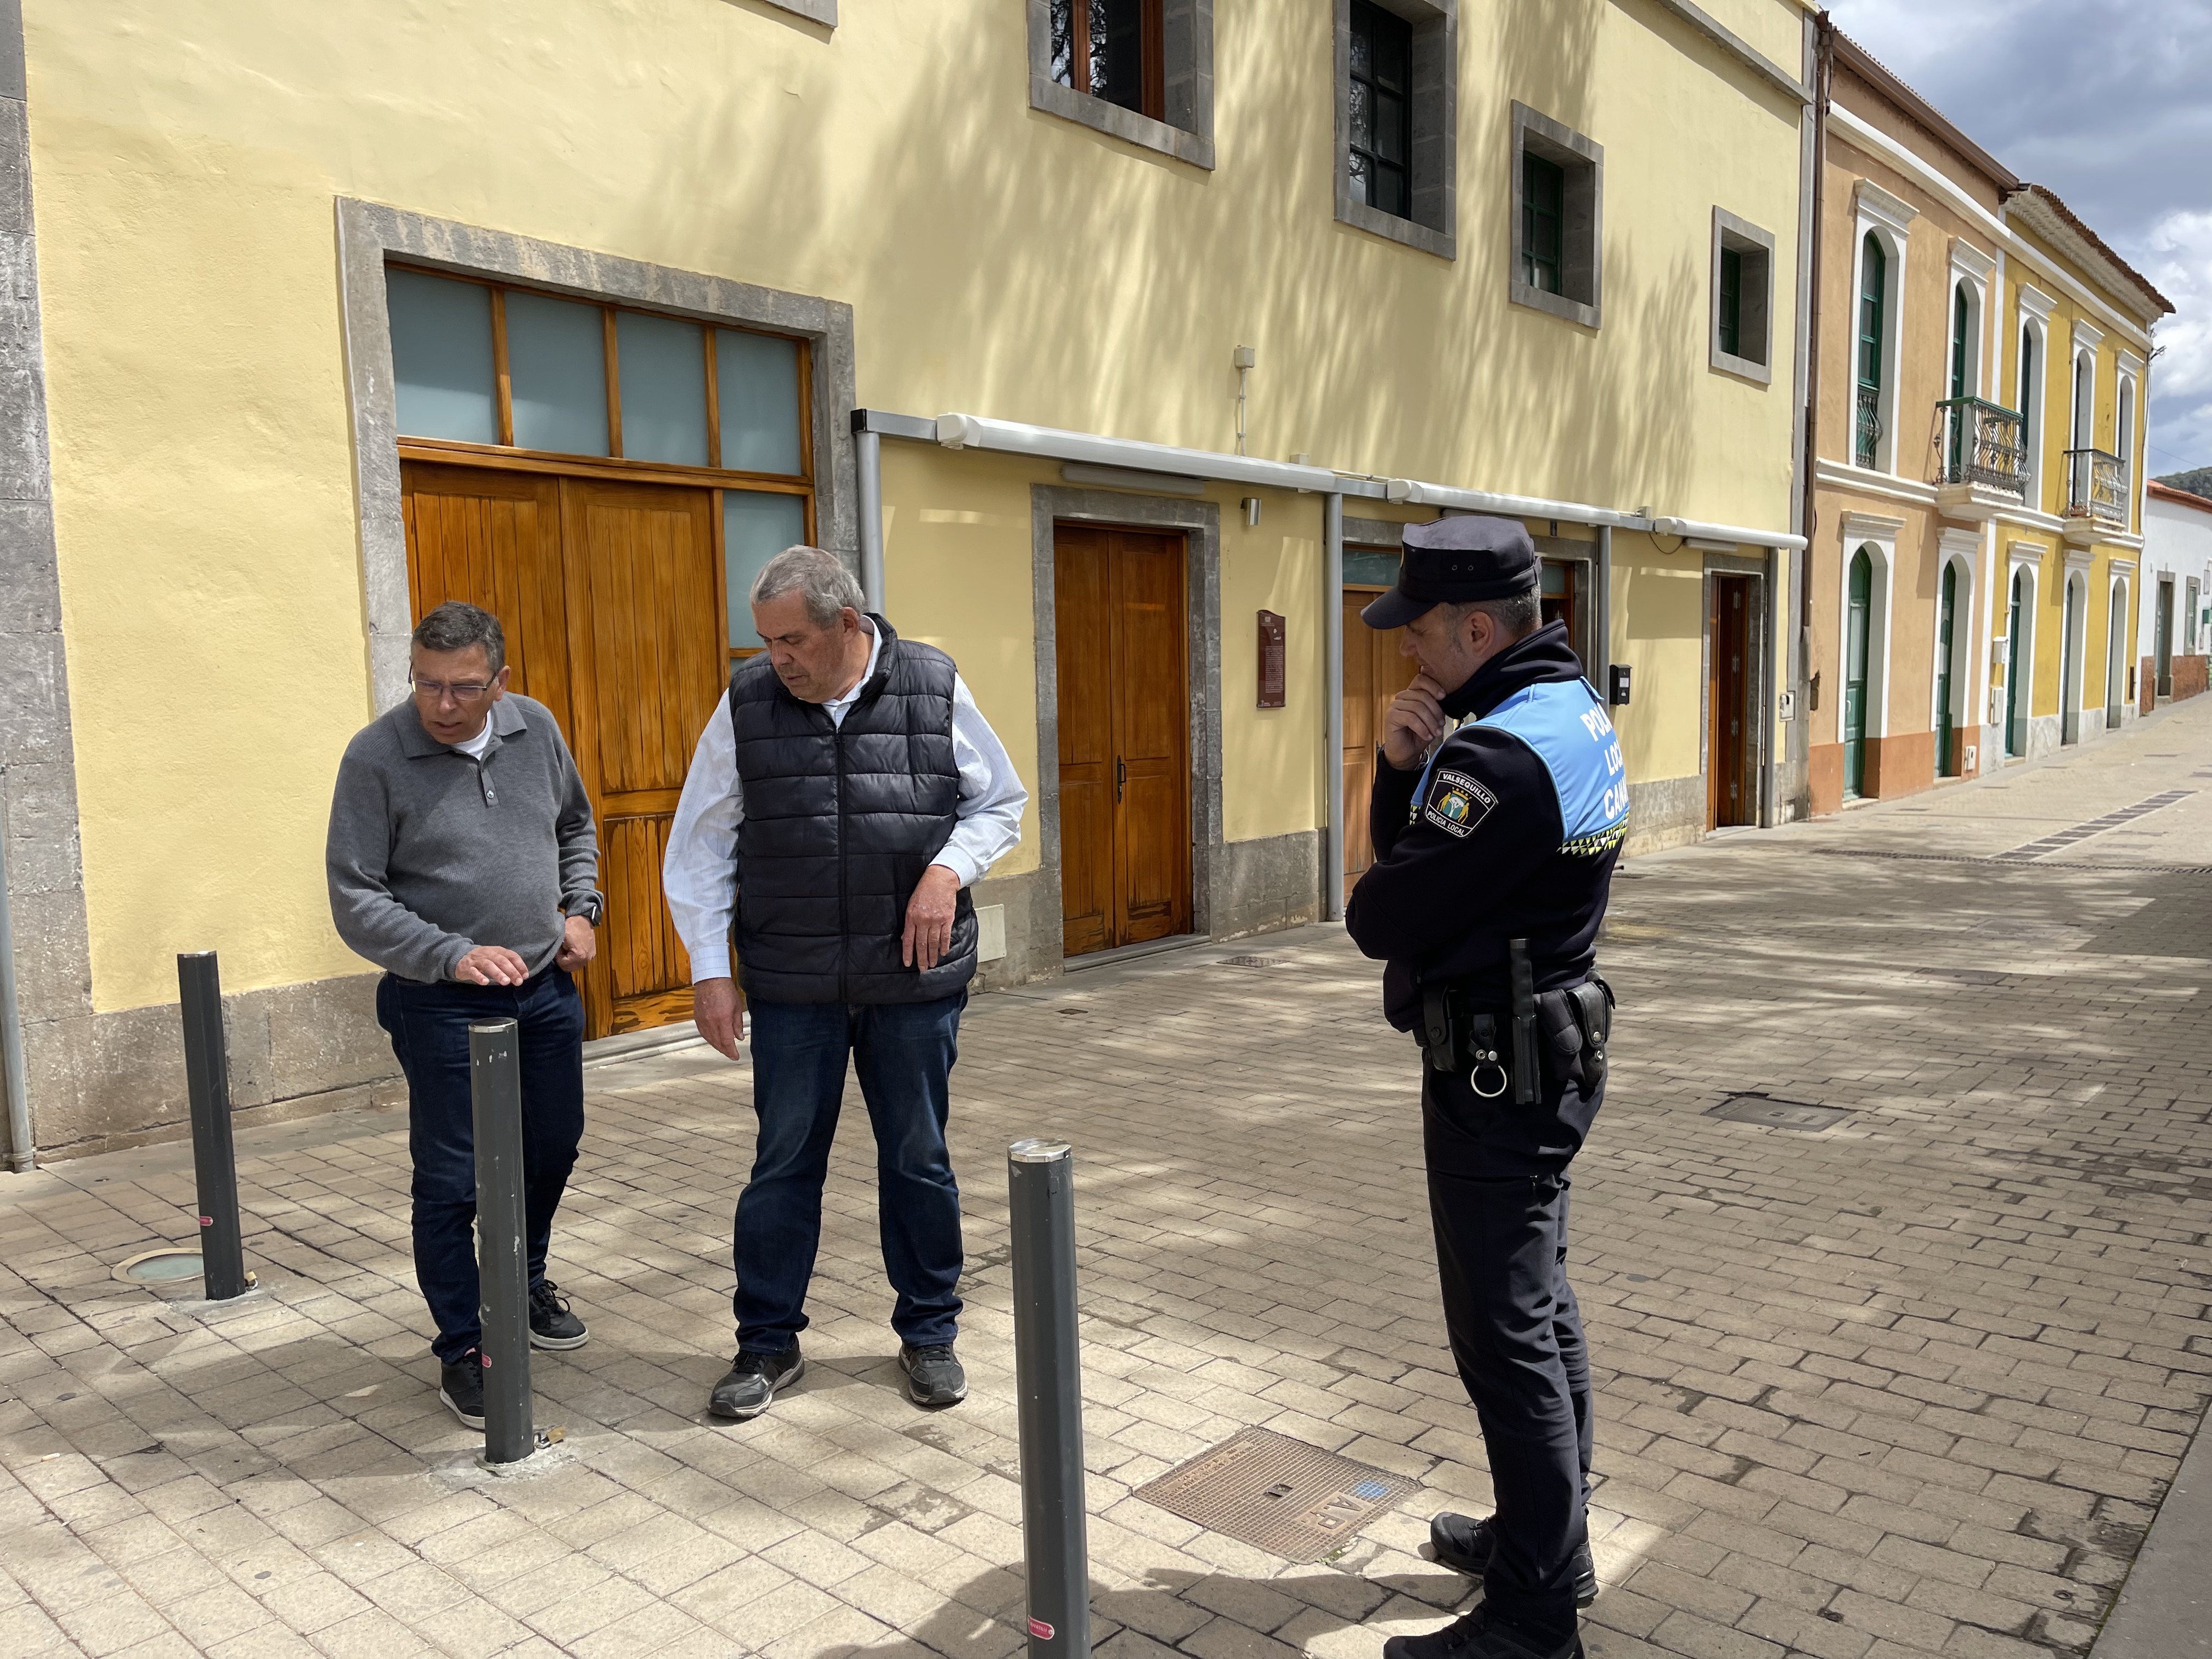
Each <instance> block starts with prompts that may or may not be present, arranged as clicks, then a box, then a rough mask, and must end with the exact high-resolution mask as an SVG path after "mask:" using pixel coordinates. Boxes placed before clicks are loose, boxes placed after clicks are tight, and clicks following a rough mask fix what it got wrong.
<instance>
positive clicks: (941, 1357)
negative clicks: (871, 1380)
mask: <svg viewBox="0 0 2212 1659" xmlns="http://www.w3.org/2000/svg"><path fill="white" fill-rule="evenodd" d="M899 1369H900V1370H902V1371H904V1372H905V1373H906V1397H907V1398H908V1399H909V1400H911V1401H914V1403H915V1405H917V1406H957V1405H958V1404H959V1403H960V1402H961V1401H963V1400H965V1399H966V1398H967V1397H968V1373H967V1372H966V1371H964V1370H962V1369H961V1367H960V1362H959V1361H958V1360H957V1359H955V1358H953V1357H952V1345H951V1343H950V1342H935V1343H931V1344H930V1345H928V1346H926V1347H920V1348H917V1347H915V1346H912V1345H910V1344H909V1345H906V1346H902V1347H901V1348H900V1349H899Z"/></svg>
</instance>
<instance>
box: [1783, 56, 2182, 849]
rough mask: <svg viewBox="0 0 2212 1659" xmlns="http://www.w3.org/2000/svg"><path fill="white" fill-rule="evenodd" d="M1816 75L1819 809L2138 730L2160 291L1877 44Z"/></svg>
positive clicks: (1813, 791) (1814, 740)
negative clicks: (1907, 76) (1990, 149)
mask: <svg viewBox="0 0 2212 1659" xmlns="http://www.w3.org/2000/svg"><path fill="white" fill-rule="evenodd" d="M1826 41H1827V43H1828V48H1827V50H1826V51H1824V52H1823V55H1822V76H1821V93H1822V102H1821V111H1820V114H1821V121H1820V130H1821V138H1820V238H1819V244H1818V246H1819V254H1820V257H1819V260H1818V264H1819V276H1818V289H1819V295H1820V303H1819V305H1818V307H1817V308H1816V311H1815V313H1814V324H1813V326H1814V338H1815V365H1814V382H1815V387H1816V391H1815V396H1814V411H1815V414H1814V422H1813V435H1812V444H1811V447H1812V450H1813V452H1814V463H1813V465H1812V468H1811V471H1812V474H1813V482H1814V513H1813V515H1812V522H1813V528H1812V532H1811V538H1810V540H1811V580H1810V582H1809V585H1808V586H1809V593H1808V599H1809V603H1808V631H1809V635H1810V641H1811V645H1810V650H1809V653H1808V685H1807V693H1808V695H1807V699H1806V701H1807V703H1808V722H1809V735H1810V742H1811V749H1810V760H1811V764H1810V769H1809V776H1808V793H1809V797H1810V804H1811V806H1812V810H1813V811H1815V812H1831V811H1836V810H1837V809H1838V807H1839V806H1841V805H1844V804H1845V803H1848V802H1850V801H1852V800H1855V799H1874V798H1877V797H1893V796H1898V795H1904V794H1911V793H1914V792H1916V791H1917V790H1922V789H1926V788H1929V787H1933V786H1935V785H1937V784H1940V783H1942V782H1945V781H1950V780H1956V779H1960V778H1966V777H1972V776H1976V775H1981V774H1985V773H1987V772H1989V771H1990V770H1992V769H1996V768H1997V767H1999V766H2001V765H2002V764H2003V763H2006V762H2008V761H2017V760H2022V759H2026V758H2027V757H2032V756H2037V755H2042V754H2046V753H2049V752H2050V751H2051V750H2055V749H2057V748H2059V747H2060V746H2062V745H2063V744H2075V743H2081V742H2086V741H2090V740H2093V738H2096V737H2097V736H2099V735H2100V734H2101V733H2103V732H2106V731H2108V730H2112V729H2115V728H2117V727H2118V726H2120V725H2121V724H2122V723H2123V722H2124V720H2131V719H2133V718H2134V707H2135V703H2136V690H2135V685H2134V676H2135V666H2134V664H2133V661H2132V659H2131V658H2130V647H2129V644H2128V641H2129V640H2130V638H2131V637H2133V629H2134V627H2135V623H2134V617H2135V616H2136V610H2135V607H2136V605H2139V604H2140V599H2141V595H2140V588H2141V584H2140V582H2139V580H2137V568H2138V564H2139V562H2140V555H2141V551H2142V492H2143V486H2144V483H2145V477H2144V471H2145V469H2144V468H2143V466H2142V462H2141V459H2140V458H2141V456H2142V451H2143V443H2144V434H2145V430H2146V422H2147V418H2148V416H2147V410H2148V381H2147V377H2148V365H2149V362H2150V359H2151V338H2150V332H2151V327H2152V325H2153V324H2154V323H2155V322H2156V320H2157V319H2158V318H2159V317H2160V316H2161V315H2162V314H2164V313H2166V312H2168V311H2171V310H2172V307H2171V306H2169V305H2168V304H2167V303H2166V301H2165V299H2164V298H2163V297H2161V296H2160V295H2159V294H2158V292H2157V291H2156V290H2155V289H2153V288H2152V287H2151V286H2150V284H2149V283H2148V282H2146V281H2145V280H2144V279H2143V278H2142V276H2140V275H2139V274H2138V273H2136V271H2135V270H2132V269H2131V268H2130V267H2129V265H2128V264H2126V263H2125V262H2124V261H2123V260H2122V259H2121V258H2119V257H2118V255H2116V254H2115V253H2113V252H2112V250H2111V249H2110V248H2108V247H2106V246H2105V244H2104V243H2103V242H2102V241H2100V240H2099V239H2098V238H2097V236H2096V235H2095V234H2094V233H2093V232H2092V231H2091V230H2090V229H2089V228H2087V226H2085V225H2083V224H2082V223H2081V222H2080V221H2079V220H2078V219H2076V218H2075V216H2074V215H2073V214H2072V212H2071V211H2069V210H2068V208H2067V207H2066V205H2065V204H2064V203H2063V202H2061V201H2060V200H2059V199H2058V198H2057V197H2056V196H2055V195H2053V194H2052V193H2051V191H2048V190H2046V189H2045V188H2044V187H2043V186H2041V185H2032V184H2024V183H2022V182H2021V180H2020V179H2018V178H2016V177H2015V175H2014V174H2013V173H2011V172H2010V171H2009V170H2008V168H2006V167H2004V165H2003V164H2002V162H2001V161H1997V160H1996V158H1995V157H1993V156H1991V155H1989V154H1988V153H1987V152H1986V151H1984V150H1983V149H1981V148H1980V146H1979V145H1978V144H1977V143H1974V141H1973V140H1972V138H1971V137H1968V136H1967V135H1966V133H1964V132H1961V131H1960V130H1959V129H1958V128H1957V127H1955V126H1954V125H1952V124H1951V123H1950V122H1949V121H1948V120H1947V119H1945V118H1944V117H1943V115H1942V112H1939V111H1937V110H1936V109H1934V108H1933V107H1932V106H1929V104H1928V103H1927V102H1926V100H1923V99H1922V98H1921V97H1920V96H1919V95H1918V94H1917V93H1915V92H1913V91H1912V90H1911V88H1909V87H1906V86H1905V85H1904V84H1903V83H1902V82H1899V80H1898V79H1897V78H1896V77H1895V76H1893V75H1892V74H1891V73H1890V72H1889V71H1888V70H1887V69H1885V68H1884V67H1883V66H1882V65H1881V64H1880V63H1878V62H1876V61H1875V59H1874V58H1872V57H1871V56H1870V55H1869V53H1868V52H1866V51H1865V49H1864V48H1863V47H1862V46H1859V45H1857V43H1856V42H1855V41H1853V40H1850V38H1849V37H1848V36H1845V35H1843V34H1841V33H1833V32H1831V33H1829V34H1828V35H1827V36H1826Z"/></svg>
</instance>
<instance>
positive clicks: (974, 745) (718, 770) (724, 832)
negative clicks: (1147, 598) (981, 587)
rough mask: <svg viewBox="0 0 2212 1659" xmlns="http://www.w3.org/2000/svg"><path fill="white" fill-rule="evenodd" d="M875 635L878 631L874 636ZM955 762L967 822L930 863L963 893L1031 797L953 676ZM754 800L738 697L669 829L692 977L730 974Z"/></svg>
mask: <svg viewBox="0 0 2212 1659" xmlns="http://www.w3.org/2000/svg"><path fill="white" fill-rule="evenodd" d="M871 631H872V630H871ZM883 646H884V641H883V636H882V635H876V637H875V641H874V643H873V644H872V645H870V646H869V647H868V665H867V666H866V668H865V669H863V670H861V671H860V678H859V679H857V680H855V681H854V682H853V689H852V690H849V691H848V692H847V693H846V694H845V695H844V696H842V697H839V698H836V700H834V701H832V702H825V703H823V705H822V707H823V710H824V712H826V713H827V714H829V719H830V720H831V721H832V722H833V723H834V724H836V725H837V726H843V725H844V723H845V716H846V714H848V712H849V711H850V710H851V708H852V707H853V705H854V703H855V702H859V701H860V688H861V687H863V686H865V685H866V684H867V683H868V682H869V680H871V679H872V678H874V677H875V672H876V659H877V657H878V656H879V655H880V654H881V653H882V652H883ZM952 761H953V764H954V765H956V766H957V767H958V768H959V769H960V795H959V800H958V804H957V805H956V806H955V807H954V808H953V813H954V816H955V817H957V819H958V822H957V823H955V824H954V825H953V827H952V836H951V840H949V841H947V842H945V846H944V847H943V848H942V849H940V850H939V853H938V854H937V856H936V858H935V859H933V860H931V862H933V863H935V864H941V865H943V866H945V868H946V869H948V870H950V871H951V872H952V873H953V874H954V875H956V876H957V877H958V878H960V884H961V885H962V886H963V887H967V886H971V885H973V884H975V882H976V881H977V880H979V879H980V878H981V876H982V874H983V872H985V871H986V870H987V869H989V868H990V867H991V866H992V865H993V864H994V863H996V862H997V861H998V860H1000V858H1002V857H1004V856H1005V855H1006V852H1007V850H1008V849H1009V848H1012V846H1013V845H1014V843H1015V842H1018V841H1019V840H1020V839H1021V838H1022V808H1023V806H1024V805H1026V804H1027V803H1028V801H1029V798H1030V796H1029V791H1028V790H1026V789H1024V788H1023V787H1022V781H1021V779H1020V778H1019V777H1018V776H1017V775H1015V772H1014V763H1013V762H1012V760H1011V759H1009V758H1008V757H1007V755H1006V744H1002V743H1000V741H999V734H998V733H997V732H994V731H993V730H992V729H991V726H990V722H988V721H987V720H985V719H984V718H983V711H982V710H981V709H980V708H976V706H975V695H974V694H973V693H972V692H970V691H969V690H968V683H967V682H966V681H965V680H963V679H962V678H960V676H959V675H958V674H957V673H955V674H954V675H953V677H952ZM744 817H745V801H744V788H743V786H742V785H741V784H740V783H739V781H738V736H737V732H736V731H735V729H734V728H733V727H732V726H731V724H730V700H729V698H728V697H727V696H724V697H723V698H722V699H721V701H720V702H717V703H716V704H715V705H714V717H713V718H712V719H711V720H708V722H707V729H706V730H705V731H703V732H701V733H700V734H699V746H698V747H697V748H696V749H695V750H692V753H691V769H690V772H688V773H686V774H685V775H684V793H683V796H682V798H681V799H678V801H677V803H676V821H675V823H672V824H671V825H670V826H669V829H668V855H667V857H666V858H665V859H664V860H662V861H661V866H660V890H661V891H662V892H663V893H665V895H666V896H667V898H668V914H669V915H671V916H672V917H674V918H675V921H676V933H677V936H678V938H679V939H682V940H683V941H684V949H685V950H686V951H690V953H691V979H692V981H693V983H695V984H696V983H697V982H698V981H700V980H702V979H727V978H728V977H729V975H730V921H731V918H732V915H733V914H734V912H735V911H736V908H737V896H738V866H737V860H736V858H735V855H734V853H735V848H736V847H737V842H738V825H739V824H740V823H744Z"/></svg>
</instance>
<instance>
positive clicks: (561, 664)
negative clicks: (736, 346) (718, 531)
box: [401, 461, 726, 1037]
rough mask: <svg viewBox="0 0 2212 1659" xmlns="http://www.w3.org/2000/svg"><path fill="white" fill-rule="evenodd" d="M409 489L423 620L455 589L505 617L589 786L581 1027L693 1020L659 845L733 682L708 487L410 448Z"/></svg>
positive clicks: (518, 682) (523, 671)
mask: <svg viewBox="0 0 2212 1659" xmlns="http://www.w3.org/2000/svg"><path fill="white" fill-rule="evenodd" d="M401 499H402V504H403V512H404V516H405V520H406V526H407V560H408V576H409V587H410V592H411V593H412V595H413V599H414V610H415V617H416V620H418V621H419V620H420V619H421V618H422V616H423V614H424V613H425V612H427V611H431V610H433V609H435V607H437V606H438V605H442V604H444V603H445V602H446V601H447V599H464V600H466V601H467V602H468V603H469V604H471V605H481V606H482V607H483V609H485V610H487V611H491V612H492V613H493V614H495V616H497V617H500V618H501V621H502V623H504V624H505V625H506V627H507V660H508V662H509V664H510V665H512V666H513V670H514V673H513V682H512V684H513V690H516V691H519V692H520V693H522V694H523V695H524V696H529V697H533V698H535V699H537V700H538V702H542V703H544V705H545V706H546V707H547V708H549V709H550V710H551V711H552V714H553V716H554V718H555V719H556V720H558V721H559V722H560V723H561V727H562V732H563V733H564V734H565V735H566V736H567V738H568V744H569V747H570V749H571V750H573V751H574V755H575V757H576V767H577V770H578V771H579V772H580V774H581V775H582V777H583V780H584V787H585V788H586V791H587V792H588V793H590V795H591V799H592V816H593V817H594V819H595V820H596V821H597V823H598V825H599V888H600V890H601V891H602V892H603V893H605V896H606V909H605V915H603V916H602V917H601V918H600V926H599V954H598V956H597V957H596V958H595V959H594V960H593V961H592V964H591V966H590V967H589V968H588V969H586V971H585V974H584V977H583V992H584V1004H585V1016H586V1034H587V1035H588V1036H595V1037H597V1036H608V1035H610V1034H611V1033H614V1032H618V1031H630V1030H641V1029H644V1028H646V1027H647V1026H653V1025H664V1024H671V1023H673V1022H675V1021H677V1020H680V1019H684V1018H689V1017H690V1011H691V990H690V982H691V972H690V958H689V957H687V956H686V955H685V953H684V947H683V945H682V944H681V942H680V941H679V940H678V939H677V936H676V930H675V926H674V924H673V922H671V920H670V919H669V915H668V910H667V906H666V905H665V903H664V902H662V899H661V893H660V861H661V858H662V855H663V854H665V852H666V850H667V845H668V827H669V824H670V823H671V821H672V819H673V818H674V817H675V813H676V802H677V799H678V796H679V795H680V793H682V791H683V787H684V771H685V769H686V768H687V767H688V766H689V764H690V758H691V749H692V745H693V744H694V743H696V741H697V738H698V735H699V731H700V728H701V726H703V725H704V724H705V722H706V720H708V717H709V715H710V714H711V713H712V712H713V709H714V703H715V700H716V699H717V698H718V697H719V696H720V695H721V692H722V690H723V688H724V686H725V684H726V679H725V666H724V665H725V662H726V651H725V647H724V643H723V640H722V635H721V628H720V618H721V617H722V616H723V614H724V599H723V594H722V590H721V586H720V584H721V582H722V581H723V580H724V576H723V570H722V566H723V561H722V557H721V553H720V549H719V548H718V547H717V546H716V544H715V536H714V514H713V505H714V503H713V492H712V491H710V490H706V489H692V488H687V487H684V486H680V485H664V484H641V483H619V482H616V483H609V482H601V481H599V480H593V479H583V478H574V477H555V476H550V475H548V474H544V473H537V472H514V471H498V470H495V469H492V468H483V467H474V466H440V465H431V464H428V463H424V462H420V461H407V462H404V463H403V464H402V466H401ZM492 942H494V943H496V941H492Z"/></svg>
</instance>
